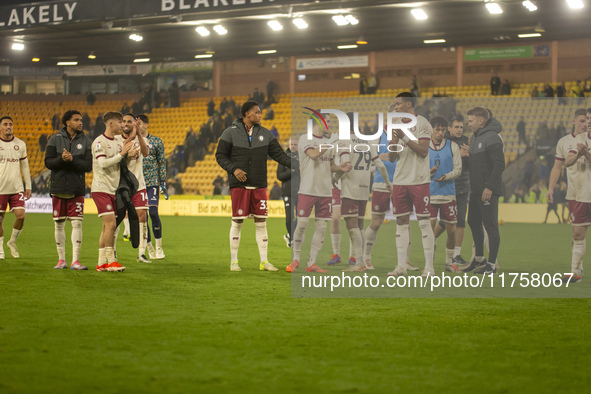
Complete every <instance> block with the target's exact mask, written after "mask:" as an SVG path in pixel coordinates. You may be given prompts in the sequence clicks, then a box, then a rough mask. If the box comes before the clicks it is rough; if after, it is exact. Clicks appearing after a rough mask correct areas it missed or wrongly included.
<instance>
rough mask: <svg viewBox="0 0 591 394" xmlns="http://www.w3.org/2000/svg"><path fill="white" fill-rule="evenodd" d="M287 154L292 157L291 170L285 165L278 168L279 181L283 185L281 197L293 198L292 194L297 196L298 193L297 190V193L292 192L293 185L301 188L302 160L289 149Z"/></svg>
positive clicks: (296, 153)
mask: <svg viewBox="0 0 591 394" xmlns="http://www.w3.org/2000/svg"><path fill="white" fill-rule="evenodd" d="M285 153H287V154H289V155H290V156H291V168H289V167H286V166H284V165H283V164H279V165H278V166H277V179H279V180H280V181H281V182H282V184H281V196H282V197H291V195H292V194H297V193H298V191H297V190H295V193H292V191H291V185H292V182H293V185H294V186H296V188H299V185H300V164H299V162H300V159H299V156H298V152H292V151H290V150H289V148H288V149H287V150H286V151H285Z"/></svg>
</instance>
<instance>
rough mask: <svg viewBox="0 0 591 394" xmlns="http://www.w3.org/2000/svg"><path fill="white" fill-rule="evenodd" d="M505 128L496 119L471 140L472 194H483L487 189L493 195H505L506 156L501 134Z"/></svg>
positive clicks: (491, 120)
mask: <svg viewBox="0 0 591 394" xmlns="http://www.w3.org/2000/svg"><path fill="white" fill-rule="evenodd" d="M502 130H503V126H501V123H499V121H498V120H496V119H495V118H492V119H490V120H489V121H488V122H487V123H486V125H485V126H484V127H483V128H482V129H480V130H478V131H477V132H476V133H474V135H473V136H472V138H471V140H470V156H469V166H470V187H471V189H472V193H477V194H482V192H483V191H484V189H485V188H488V189H490V190H492V192H493V194H495V195H499V196H502V195H503V171H504V170H505V154H504V153H503V148H504V144H503V139H502V138H501V136H500V135H499V133H500V132H501V131H502Z"/></svg>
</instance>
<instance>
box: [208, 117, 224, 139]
mask: <svg viewBox="0 0 591 394" xmlns="http://www.w3.org/2000/svg"><path fill="white" fill-rule="evenodd" d="M210 128H211V134H212V137H213V139H212V142H218V140H219V139H220V137H221V136H222V133H223V132H224V122H223V121H222V118H221V117H220V114H218V113H216V114H214V115H213V118H212V119H211V125H210Z"/></svg>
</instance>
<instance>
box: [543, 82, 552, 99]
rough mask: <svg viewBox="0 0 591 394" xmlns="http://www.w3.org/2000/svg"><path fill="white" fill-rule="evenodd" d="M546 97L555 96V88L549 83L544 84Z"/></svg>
mask: <svg viewBox="0 0 591 394" xmlns="http://www.w3.org/2000/svg"><path fill="white" fill-rule="evenodd" d="M544 97H554V89H553V88H552V85H550V84H549V83H547V84H546V85H545V86H544Z"/></svg>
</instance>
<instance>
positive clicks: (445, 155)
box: [429, 140, 456, 196]
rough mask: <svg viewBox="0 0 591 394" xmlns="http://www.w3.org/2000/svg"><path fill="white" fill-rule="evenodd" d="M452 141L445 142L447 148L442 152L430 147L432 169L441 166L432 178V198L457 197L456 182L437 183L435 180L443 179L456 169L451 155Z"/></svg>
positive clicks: (453, 180)
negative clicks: (443, 176) (442, 177)
mask: <svg viewBox="0 0 591 394" xmlns="http://www.w3.org/2000/svg"><path fill="white" fill-rule="evenodd" d="M451 144H452V142H451V141H450V140H446V141H445V146H444V147H443V149H441V150H433V149H431V147H429V164H430V168H433V167H435V166H436V165H437V164H439V167H438V169H437V172H436V173H435V176H434V177H433V178H431V195H432V196H455V195H456V181H455V179H452V180H444V181H443V182H435V178H441V176H442V175H445V174H447V173H449V172H451V171H452V170H453V169H454V158H453V155H452V153H451Z"/></svg>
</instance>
